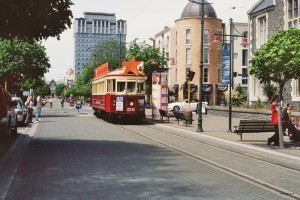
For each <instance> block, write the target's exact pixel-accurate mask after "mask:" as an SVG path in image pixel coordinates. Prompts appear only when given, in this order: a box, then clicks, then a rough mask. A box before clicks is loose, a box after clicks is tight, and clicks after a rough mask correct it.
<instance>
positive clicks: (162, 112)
mask: <svg viewBox="0 0 300 200" xmlns="http://www.w3.org/2000/svg"><path fill="white" fill-rule="evenodd" d="M159 114H160V116H161V118H162V120H164V117H167V118H168V123H169V117H170V116H168V115H167V112H166V111H165V110H162V109H159Z"/></svg>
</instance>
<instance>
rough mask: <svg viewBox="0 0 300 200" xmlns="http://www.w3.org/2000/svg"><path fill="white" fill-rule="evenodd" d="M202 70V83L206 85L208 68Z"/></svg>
mask: <svg viewBox="0 0 300 200" xmlns="http://www.w3.org/2000/svg"><path fill="white" fill-rule="evenodd" d="M203 70H204V72H203V82H204V83H207V82H208V68H204V69H203Z"/></svg>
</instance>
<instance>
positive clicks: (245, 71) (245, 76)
mask: <svg viewBox="0 0 300 200" xmlns="http://www.w3.org/2000/svg"><path fill="white" fill-rule="evenodd" d="M242 84H243V85H247V84H248V69H247V68H242Z"/></svg>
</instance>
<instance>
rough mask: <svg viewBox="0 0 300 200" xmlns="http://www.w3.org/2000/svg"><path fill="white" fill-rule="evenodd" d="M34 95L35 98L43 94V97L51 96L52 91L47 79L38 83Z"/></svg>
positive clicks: (34, 88)
mask: <svg viewBox="0 0 300 200" xmlns="http://www.w3.org/2000/svg"><path fill="white" fill-rule="evenodd" d="M33 93H34V95H35V96H37V95H38V94H42V95H43V96H45V95H50V93H51V91H50V88H49V85H48V84H47V83H46V80H45V79H40V80H38V81H37V83H36V85H35V86H34V87H33Z"/></svg>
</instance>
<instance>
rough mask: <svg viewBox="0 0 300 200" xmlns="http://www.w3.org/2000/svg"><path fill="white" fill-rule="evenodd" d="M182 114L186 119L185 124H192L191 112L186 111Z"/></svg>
mask: <svg viewBox="0 0 300 200" xmlns="http://www.w3.org/2000/svg"><path fill="white" fill-rule="evenodd" d="M183 113H184V117H185V119H186V123H187V124H192V122H193V112H192V111H191V110H186V111H184V112H183Z"/></svg>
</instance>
